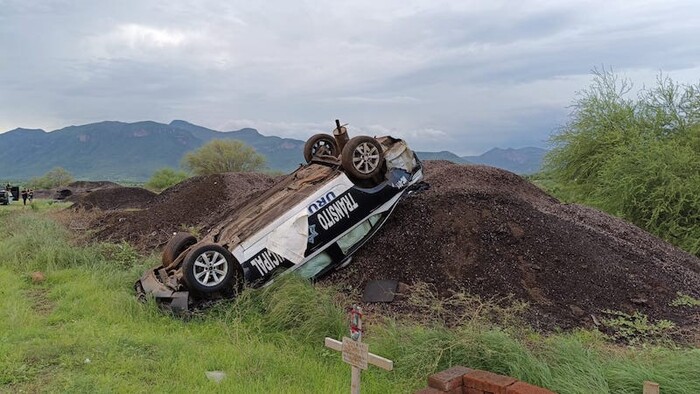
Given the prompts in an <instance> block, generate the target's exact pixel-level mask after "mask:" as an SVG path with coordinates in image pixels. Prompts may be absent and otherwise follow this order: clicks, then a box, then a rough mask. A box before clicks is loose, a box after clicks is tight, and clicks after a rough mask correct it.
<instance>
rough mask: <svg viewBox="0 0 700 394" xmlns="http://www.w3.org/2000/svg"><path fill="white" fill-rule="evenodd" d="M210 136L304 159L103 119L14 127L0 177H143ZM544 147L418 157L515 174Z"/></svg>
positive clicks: (286, 161)
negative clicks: (57, 170) (64, 173)
mask: <svg viewBox="0 0 700 394" xmlns="http://www.w3.org/2000/svg"><path fill="white" fill-rule="evenodd" d="M212 139H236V140H240V141H242V142H244V143H246V144H248V145H250V146H252V147H253V148H254V149H255V150H256V151H257V152H259V153H260V154H262V155H264V156H265V157H266V158H267V165H268V167H269V168H270V169H273V170H279V171H284V172H288V171H291V170H293V169H294V168H296V167H297V166H298V165H299V164H300V163H302V162H303V160H304V159H303V155H302V151H303V148H304V142H305V141H300V140H296V139H292V138H280V137H274V136H265V135H262V134H260V133H258V131H257V130H255V129H251V128H245V129H241V130H236V131H227V132H222V131H217V130H212V129H208V128H206V127H202V126H198V125H194V124H192V123H188V122H185V121H183V120H174V121H172V122H170V124H164V123H157V122H152V121H144V122H135V123H123V122H114V121H105V122H99V123H92V124H86V125H82V126H69V127H65V128H63V129H59V130H55V131H52V132H46V131H44V130H40V129H22V128H18V129H15V130H12V131H8V132H6V133H2V134H0V152H2V160H1V161H0V163H1V164H0V181H1V180H2V179H5V180H11V179H15V180H16V179H29V178H32V177H35V176H40V175H42V174H44V173H46V172H47V171H49V170H51V169H52V168H54V167H63V168H65V169H66V170H68V171H69V172H70V173H71V174H73V176H75V177H76V178H78V179H106V180H131V181H144V180H146V179H148V178H149V177H150V176H151V174H153V172H154V171H155V170H157V169H159V168H163V167H173V168H178V167H179V166H180V161H181V160H182V157H183V155H184V154H185V153H186V152H189V151H192V150H194V149H197V148H199V147H200V146H202V145H203V144H205V143H207V142H208V141H211V140H212ZM544 153H545V150H544V149H539V148H522V149H499V148H496V149H492V150H490V151H488V152H486V153H484V154H483V155H480V156H464V157H459V156H457V155H455V154H454V153H452V152H449V151H442V152H418V156H419V157H420V158H421V159H422V160H449V161H452V162H455V163H469V162H471V163H483V164H488V165H492V166H496V167H501V168H505V169H507V170H510V171H513V172H516V173H521V174H522V173H531V172H536V171H537V170H538V169H539V167H540V165H541V161H542V156H543V155H544Z"/></svg>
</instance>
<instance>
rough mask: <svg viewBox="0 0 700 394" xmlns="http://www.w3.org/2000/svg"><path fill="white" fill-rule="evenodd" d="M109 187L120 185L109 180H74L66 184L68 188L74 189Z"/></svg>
mask: <svg viewBox="0 0 700 394" xmlns="http://www.w3.org/2000/svg"><path fill="white" fill-rule="evenodd" d="M110 187H121V185H120V184H118V183H114V182H110V181H75V182H71V183H69V184H68V188H70V189H74V190H92V189H106V188H110Z"/></svg>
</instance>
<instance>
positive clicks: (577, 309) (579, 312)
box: [569, 305, 586, 317]
mask: <svg viewBox="0 0 700 394" xmlns="http://www.w3.org/2000/svg"><path fill="white" fill-rule="evenodd" d="M569 309H570V310H571V313H573V314H574V316H576V317H582V316H583V315H585V314H586V312H585V311H584V310H583V309H581V308H580V307H579V306H576V305H569Z"/></svg>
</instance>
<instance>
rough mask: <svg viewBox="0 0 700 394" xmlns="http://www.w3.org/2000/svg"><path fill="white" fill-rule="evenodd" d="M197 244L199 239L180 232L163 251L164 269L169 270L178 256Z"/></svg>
mask: <svg viewBox="0 0 700 394" xmlns="http://www.w3.org/2000/svg"><path fill="white" fill-rule="evenodd" d="M196 243H197V238H195V237H194V236H193V235H192V234H190V233H185V232H179V233H176V234H175V235H174V236H173V237H172V238H170V240H169V241H168V243H167V244H165V248H164V249H163V256H162V258H161V261H162V262H163V268H169V267H170V266H172V265H173V263H174V262H175V260H177V258H178V256H180V254H181V253H182V252H184V251H185V250H187V248H189V247H190V246H192V245H194V244H196Z"/></svg>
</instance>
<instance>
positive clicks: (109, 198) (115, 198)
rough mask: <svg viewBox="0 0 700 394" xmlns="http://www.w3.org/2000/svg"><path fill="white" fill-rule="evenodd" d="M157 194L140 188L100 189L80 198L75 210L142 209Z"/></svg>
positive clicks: (74, 205)
mask: <svg viewBox="0 0 700 394" xmlns="http://www.w3.org/2000/svg"><path fill="white" fill-rule="evenodd" d="M156 196H157V194H156V193H153V192H152V191H149V190H146V189H142V188H140V187H110V188H107V189H98V190H95V191H93V192H90V193H87V194H84V195H83V196H82V197H79V198H78V199H77V201H76V202H75V204H73V208H74V209H95V208H97V209H102V210H105V211H108V210H115V209H142V208H146V206H148V203H150V202H151V200H153V198H154V197H156Z"/></svg>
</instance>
